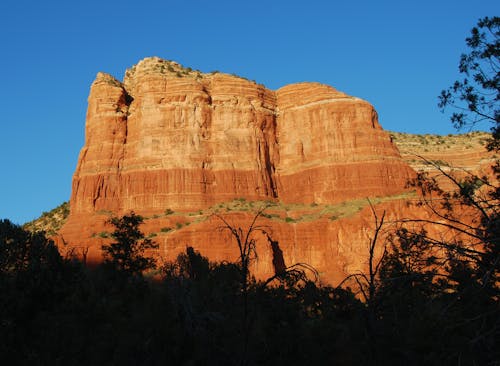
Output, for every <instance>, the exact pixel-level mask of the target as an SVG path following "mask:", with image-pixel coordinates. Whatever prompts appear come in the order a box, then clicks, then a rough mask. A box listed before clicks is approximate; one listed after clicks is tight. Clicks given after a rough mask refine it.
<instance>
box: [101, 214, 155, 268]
mask: <svg viewBox="0 0 500 366" xmlns="http://www.w3.org/2000/svg"><path fill="white" fill-rule="evenodd" d="M143 221H144V219H143V218H142V216H139V215H136V214H135V213H134V212H131V213H130V214H128V215H125V216H123V217H120V218H118V217H114V218H112V219H111V220H110V221H109V222H110V224H111V225H113V226H114V231H113V232H112V233H111V237H112V238H113V239H114V242H112V243H111V244H109V245H103V246H102V250H103V254H104V263H106V264H108V265H110V266H112V267H113V268H116V269H117V270H118V271H119V272H122V273H125V274H128V275H141V274H142V273H143V272H144V271H146V270H149V269H154V268H156V260H155V259H154V258H153V257H152V256H151V253H149V254H150V255H149V256H148V255H147V252H148V251H151V250H152V249H158V244H156V243H155V242H153V241H152V240H151V239H149V238H146V237H145V236H144V234H143V233H142V232H141V231H140V229H139V226H140V225H141V224H142V223H143Z"/></svg>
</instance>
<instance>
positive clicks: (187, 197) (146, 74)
mask: <svg viewBox="0 0 500 366" xmlns="http://www.w3.org/2000/svg"><path fill="white" fill-rule="evenodd" d="M412 175H413V170H412V169H411V168H410V167H409V166H408V165H407V164H406V163H405V162H404V161H403V160H402V159H401V156H400V154H399V152H398V150H397V148H396V146H395V145H394V144H393V143H392V141H391V138H390V136H389V135H388V134H387V133H386V132H385V131H383V129H382V128H381V126H380V125H379V123H378V118H377V113H376V111H375V110H374V108H373V107H372V106H371V105H370V104H369V103H367V102H366V101H363V100H361V99H358V98H355V97H351V96H348V95H346V94H344V93H341V92H339V91H337V90H335V89H334V88H332V87H329V86H326V85H322V84H318V83H299V84H293V85H289V86H285V87H283V88H281V89H279V90H277V91H271V90H269V89H266V88H265V87H264V86H262V85H260V84H256V83H255V82H251V81H248V80H246V79H243V78H239V77H236V76H231V75H227V74H221V73H211V74H203V73H200V72H198V71H193V70H191V69H189V68H184V67H182V66H181V65H179V64H177V63H174V62H169V61H165V60H162V59H159V58H147V59H144V60H142V61H140V62H139V63H138V64H137V65H136V66H134V67H133V68H131V69H129V70H127V72H126V74H125V77H124V80H123V82H120V81H118V80H116V79H115V78H113V77H112V76H110V75H107V74H104V73H99V74H98V75H97V78H96V80H95V81H94V83H93V84H92V87H91V90H90V95H89V99H88V112H87V119H86V139H85V145H84V147H83V148H82V150H81V153H80V157H79V161H78V165H77V168H76V171H75V174H74V177H73V189H72V196H71V201H70V205H71V214H70V217H69V219H68V222H67V223H66V224H65V226H64V227H63V228H62V230H61V231H60V237H61V238H62V239H61V242H63V241H64V243H66V246H65V248H66V250H68V251H78V250H79V248H90V251H89V253H90V256H91V257H93V258H95V259H99V257H100V251H99V248H100V244H101V241H102V240H104V239H103V238H100V237H99V232H100V231H101V230H105V228H106V225H105V221H106V219H107V218H108V217H109V215H110V214H114V215H120V214H124V213H126V212H129V211H130V210H134V211H135V212H136V213H139V214H142V215H146V216H148V217H150V218H151V219H150V220H149V221H148V222H147V229H148V230H149V231H150V232H151V233H154V234H158V233H160V232H161V233H162V234H163V235H161V237H160V236H158V238H157V239H158V240H157V241H158V242H159V243H160V244H161V248H160V252H161V255H162V256H163V257H164V258H170V259H172V258H174V257H175V256H176V255H177V253H178V252H179V251H180V250H182V249H183V248H184V247H185V246H186V245H195V246H198V249H200V251H201V252H202V254H204V255H209V257H211V259H234V258H233V257H234V250H232V248H231V247H229V246H228V244H227V239H228V238H224V236H223V235H221V234H220V233H219V232H217V230H215V228H216V227H217V225H220V222H219V223H216V222H214V220H213V218H211V219H208V218H209V217H210V215H209V211H210V210H213V209H214V207H217V206H216V205H217V204H220V203H224V202H226V203H227V202H230V201H232V200H234V199H235V198H244V199H245V200H246V201H256V202H257V201H259V202H262V201H272V202H274V203H275V204H279V205H283V204H299V205H310V204H312V205H320V207H321V208H326V207H329V205H335V204H338V203H340V202H346V201H352V200H356V199H361V198H366V197H375V196H377V197H386V196H394V195H396V194H399V193H401V192H403V191H404V186H405V183H406V181H407V180H408V179H409V178H410V177H411V176H412ZM167 208H168V209H171V210H173V211H175V212H181V213H182V212H183V213H184V214H183V215H184V217H189V215H192V214H193V212H197V210H205V211H206V212H205V213H204V214H200V217H203V220H200V221H197V222H194V221H193V222H192V220H188V221H186V222H182V220H183V219H182V218H181V217H182V214H179V215H180V216H175V217H173V216H169V215H166V214H165V210H166V209H167ZM207 210H208V211H207ZM289 211H290V210H288V211H286V212H287V214H286V215H288V212H289ZM227 214H228V215H231V213H229V212H227ZM286 215H285V216H286ZM249 217H251V214H250V213H248V212H246V213H245V212H240V213H239V214H238V215H237V216H236V217H235V218H234V220H236V221H235V222H236V223H237V224H238V225H241V226H244V225H245V223H246V222H247V221H248V219H249ZM173 218H176V219H178V220H181V221H180V223H181V224H182V225H184V224H185V223H187V222H189V223H190V224H192V225H191V226H190V228H189V230H186V229H187V228H186V227H185V230H180V228H177V229H176V230H171V231H170V232H169V231H164V232H162V231H161V229H162V227H163V228H164V227H167V226H168V225H171V224H173V225H178V224H179V221H178V222H175V220H174V221H172V220H173ZM291 220H294V219H293V218H291ZM318 220H319V221H318ZM318 220H316V221H314V222H312V221H307V220H306V221H304V222H297V221H294V222H291V221H290V220H288V221H286V220H285V221H284V222H279V223H277V222H273V221H272V220H269V222H268V224H269V225H270V227H271V228H272V230H273V231H274V233H275V235H276V236H277V238H278V239H279V240H280V244H282V245H283V247H284V249H283V250H284V252H285V256H288V257H287V259H289V263H288V264H290V261H292V262H297V261H299V262H307V263H309V264H311V265H313V266H315V267H317V268H318V270H320V272H324V273H325V278H326V279H327V280H331V279H332V278H333V274H332V273H337V274H338V273H341V274H343V273H347V272H346V271H347V269H348V268H350V267H349V265H350V264H349V263H351V262H358V263H357V264H356V263H354V264H353V266H354V267H356V268H361V267H362V265H361V264H360V263H362V262H363V261H364V259H360V258H359V255H360V254H356V253H357V252H358V251H359V252H361V247H363V250H364V244H360V243H361V242H363V243H364V242H365V241H366V230H367V226H368V225H369V224H366V225H364V226H363V225H361V226H359V227H357V226H356V225H351V224H349V221H346V220H347V218H345V219H342V218H339V219H338V220H337V219H332V218H331V217H330V218H325V217H323V216H322V215H320V216H318ZM363 220H365V221H366V220H367V219H366V218H365V219H363ZM182 225H181V227H182ZM346 227H348V229H345V228H346ZM342 233H343V234H342ZM102 236H104V235H102ZM344 237H345V239H344ZM353 248H357V249H353ZM262 250H263V251H264V252H266V250H267V252H266V253H269V252H268V249H265V248H263V249H262ZM349 251H351V252H352V253H350V252H349ZM264 252H263V253H264ZM341 252H346V253H347V254H343V256H344V257H349V258H351V259H349V260H347V259H346V258H344V259H342V258H343V257H342V255H341V254H340V253H341ZM231 253H232V254H231ZM349 253H350V254H349ZM267 257H268V256H266V255H263V254H262V256H261V258H263V259H261V260H262V261H264V262H262V263H264V264H261V267H259V268H256V273H257V274H259V273H260V274H265V273H267V270H266V269H265V268H267V269H269V266H270V263H271V262H270V260H269V261H267V259H266V258H267ZM333 257H335V259H332V258H333ZM351 264H352V263H351ZM351 267H352V266H351ZM338 276H340V275H338ZM338 276H335V277H338Z"/></svg>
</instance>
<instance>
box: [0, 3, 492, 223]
mask: <svg viewBox="0 0 500 366" xmlns="http://www.w3.org/2000/svg"><path fill="white" fill-rule="evenodd" d="M499 10H500V2H499V1H498V0H491V1H490V0H477V1H461V0H453V1H452V0H444V1H440V0H433V1H427V0H420V1H401V0H399V1H373V0H372V1H369V0H358V1H347V0H343V1H335V0H330V1H327V0H324V1H317V0H308V1H294V0H287V1H282V0H278V1H274V0H266V1H261V0H253V1H238V0H232V1H218V0H212V1H207V0H203V1H202V0H198V1H189V0H187V1H181V0H177V1H169V0H163V1H148V0H142V1H137V0H136V1H127V0H124V1H114V0H113V1H106V0H99V1H95V0H87V1H77V2H73V1H67V0H65V1H51V0H46V1H38V0H32V1H26V0H2V1H1V3H0V44H1V48H0V50H1V51H0V52H1V57H0V69H1V84H0V107H1V112H0V126H1V132H0V167H1V176H0V178H1V179H0V218H9V219H11V220H12V221H14V222H16V223H24V222H26V221H28V220H31V219H33V218H35V217H38V216H39V215H40V214H41V212H42V211H48V210H50V209H52V208H54V207H55V206H57V205H59V204H60V203H62V202H63V201H65V200H68V199H69V196H70V193H71V178H72V174H73V171H74V169H75V167H76V163H77V158H78V153H79V151H80V149H81V147H82V145H83V142H84V126H85V112H86V107H87V105H86V103H87V96H88V92H89V87H90V85H91V83H92V81H93V79H94V77H95V75H96V73H97V72H98V71H106V72H109V73H111V74H112V75H114V76H116V77H118V78H120V79H121V78H122V77H123V73H124V71H125V69H126V68H128V67H130V66H132V65H133V64H135V63H137V62H138V61H139V60H140V59H142V58H144V57H147V56H159V57H162V58H165V59H170V60H175V61H178V62H180V63H182V64H183V65H185V66H190V67H192V68H195V69H200V70H202V71H206V72H209V71H212V70H220V71H223V72H228V73H236V74H239V75H242V76H245V77H248V78H249V79H254V80H256V81H257V82H259V83H263V84H265V85H266V86H267V87H269V88H271V89H277V88H279V87H281V86H284V85H286V84H289V83H294V82H300V81H319V82H322V83H325V84H329V85H332V86H334V87H335V88H337V89H339V90H341V91H344V92H347V93H348V94H351V95H355V96H358V97H361V98H363V99H366V100H368V101H369V102H371V103H372V104H373V105H374V106H375V108H376V109H377V111H378V112H379V118H380V122H381V124H382V126H383V127H384V128H385V129H388V130H395V131H403V132H413V133H439V134H447V133H452V132H454V130H453V128H452V127H451V125H450V123H449V122H448V120H447V117H446V116H445V115H442V114H441V113H440V112H439V110H438V108H437V106H436V103H437V97H436V96H437V95H438V94H439V92H440V90H441V89H443V88H445V87H447V86H448V85H450V84H451V83H452V82H453V81H454V80H455V79H456V78H457V77H458V70H457V65H458V60H459V56H460V53H462V52H463V51H464V50H465V42H464V39H465V37H466V36H468V34H469V31H470V29H471V28H472V27H473V26H474V25H475V24H476V22H477V19H478V18H480V17H483V16H487V15H488V16H493V15H500V14H499V13H500V11H499Z"/></svg>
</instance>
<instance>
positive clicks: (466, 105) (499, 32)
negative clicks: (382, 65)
mask: <svg viewBox="0 0 500 366" xmlns="http://www.w3.org/2000/svg"><path fill="white" fill-rule="evenodd" d="M465 41H466V44H467V47H468V48H469V51H468V52H467V53H464V54H462V55H461V57H460V64H459V71H460V73H461V74H463V78H462V79H461V80H457V81H455V83H454V84H453V85H452V86H451V87H449V88H448V89H446V90H443V91H442V92H441V95H440V96H439V107H440V108H442V109H444V108H445V107H448V106H450V107H453V108H454V109H455V110H456V111H455V112H454V113H453V114H452V116H451V121H452V122H453V124H454V125H455V126H456V127H457V128H461V127H464V126H466V125H476V124H478V123H480V122H483V121H484V122H487V123H489V124H492V133H493V139H492V141H491V143H490V145H489V147H490V149H491V150H498V148H499V147H500V145H499V140H500V108H499V102H500V17H496V16H495V17H491V18H489V17H485V18H482V19H480V20H479V21H478V23H477V26H476V27H474V28H472V31H471V35H470V36H469V37H467V38H466V40H465Z"/></svg>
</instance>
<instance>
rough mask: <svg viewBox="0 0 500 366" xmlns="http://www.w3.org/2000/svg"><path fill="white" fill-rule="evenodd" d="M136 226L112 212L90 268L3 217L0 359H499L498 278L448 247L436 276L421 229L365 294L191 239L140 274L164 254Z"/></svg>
mask: <svg viewBox="0 0 500 366" xmlns="http://www.w3.org/2000/svg"><path fill="white" fill-rule="evenodd" d="M140 223H141V218H140V217H139V216H137V215H134V214H131V215H127V216H125V217H123V218H121V219H115V220H114V225H115V228H116V230H115V231H114V233H113V239H114V246H108V247H105V248H103V249H104V250H105V252H106V255H107V257H106V261H105V263H104V264H102V265H100V266H97V267H94V268H86V267H84V266H83V265H82V263H81V262H78V261H76V260H72V259H64V258H62V257H61V256H60V255H59V252H58V250H57V248H56V247H55V246H54V245H53V243H52V242H51V241H49V240H47V239H46V238H45V236H44V235H43V234H41V233H35V234H33V233H29V232H27V231H25V230H23V229H22V228H20V227H18V226H16V225H13V224H12V223H10V222H9V221H7V220H4V221H1V222H0V293H1V298H0V357H1V359H2V360H8V363H7V364H9V365H15V364H29V365H38V364H39V365H105V364H106V365H138V364H143V365H160V364H162V365H164V364H172V365H284V364H287V365H304V364H308V365H322V364H335V365H382V364H386V365H497V364H498V360H500V352H499V344H500V317H499V315H500V313H499V292H498V282H495V281H490V280H489V279H488V280H487V282H485V281H484V273H482V272H480V270H481V269H485V268H486V267H484V268H480V267H478V266H477V265H475V264H473V263H472V262H471V261H470V260H465V259H458V258H457V257H456V256H454V255H451V252H450V256H449V258H448V264H446V265H445V266H444V267H442V269H443V270H442V271H441V273H439V274H438V273H437V272H435V271H433V270H432V269H430V267H429V266H428V264H433V261H434V260H435V259H434V258H429V256H428V253H429V252H428V251H427V250H426V248H425V246H426V245H427V244H426V243H427V242H426V240H425V239H424V237H423V236H415V234H411V233H408V232H406V231H405V232H401V233H400V234H399V238H398V241H397V243H398V244H397V247H396V246H394V247H393V248H392V249H390V248H389V249H388V251H387V253H386V255H385V256H384V258H383V260H382V261H381V262H380V265H379V268H378V274H377V279H376V280H374V281H372V282H370V280H369V278H368V277H367V276H364V277H360V278H359V280H358V283H359V285H360V287H359V288H358V290H362V292H358V291H357V292H358V297H356V296H355V293H354V290H351V289H349V288H347V289H342V288H332V287H325V286H323V287H321V286H318V285H317V284H315V283H314V282H312V281H310V280H308V279H307V278H306V277H305V276H304V272H302V271H301V270H297V269H292V270H286V269H284V270H283V269H282V270H281V271H280V272H279V273H277V276H276V277H275V278H274V279H273V280H272V281H268V282H258V281H255V279H253V278H252V277H251V276H250V275H249V274H248V272H247V270H246V268H244V267H245V264H244V263H245V262H244V261H240V262H239V263H210V262H209V261H208V260H207V259H206V258H204V257H202V256H201V255H200V254H199V253H197V252H195V251H194V250H193V249H192V248H187V250H186V252H185V253H183V254H181V255H179V257H178V258H177V260H176V261H175V262H173V263H168V264H166V265H164V266H163V267H162V268H160V269H159V270H157V271H156V274H157V275H156V278H152V277H149V276H145V275H143V272H142V271H143V270H146V271H147V270H149V271H151V270H153V269H154V268H155V263H154V261H151V260H145V258H144V257H143V256H142V251H143V250H144V245H146V246H147V245H151V242H149V241H148V239H145V238H144V236H142V234H141V233H140V231H138V230H137V228H138V226H139V225H140ZM242 247H243V248H244V247H245V241H244V240H243V241H242ZM111 248H113V249H112V250H111ZM251 248H252V247H251V245H250V246H248V249H249V251H247V252H246V253H248V254H249V255H250V254H251ZM242 253H244V252H242ZM242 258H243V259H244V257H242ZM485 260H486V258H485ZM489 264H491V263H489V262H488V264H487V265H489ZM488 268H489V267H488ZM496 270H498V266H496ZM146 273H148V272H146ZM149 273H152V272H149ZM491 275H493V274H492V273H490V276H491ZM495 275H498V272H497V273H496V274H495ZM364 278H365V279H366V280H367V281H366V282H363V279H364ZM490 278H491V277H490ZM361 294H364V295H361ZM360 295H361V296H360ZM364 296H366V297H364ZM359 297H361V300H363V301H361V300H360V299H359Z"/></svg>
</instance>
